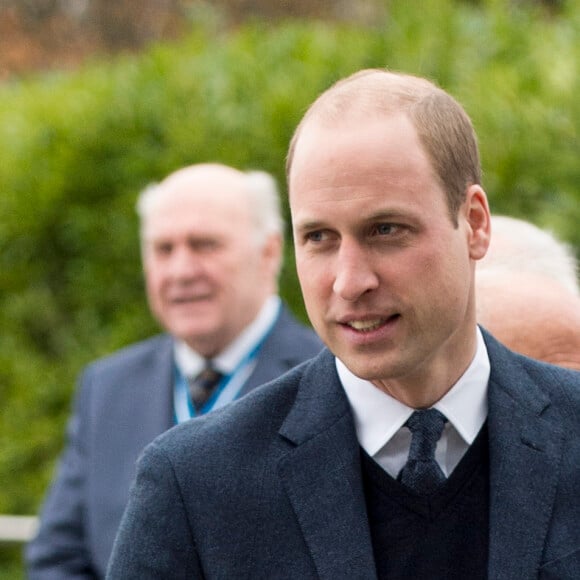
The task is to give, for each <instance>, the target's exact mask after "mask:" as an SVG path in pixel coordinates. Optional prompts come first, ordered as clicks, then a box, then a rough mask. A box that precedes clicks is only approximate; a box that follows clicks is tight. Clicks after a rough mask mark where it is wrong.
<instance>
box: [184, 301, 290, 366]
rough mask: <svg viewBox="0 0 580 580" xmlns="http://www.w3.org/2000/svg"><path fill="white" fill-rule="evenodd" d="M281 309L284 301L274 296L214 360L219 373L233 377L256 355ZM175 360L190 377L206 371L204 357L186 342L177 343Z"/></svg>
mask: <svg viewBox="0 0 580 580" xmlns="http://www.w3.org/2000/svg"><path fill="white" fill-rule="evenodd" d="M280 307H281V300H280V298H279V297H278V296H270V297H269V298H268V299H267V300H266V302H265V303H264V305H263V306H262V308H261V309H260V312H258V316H256V318H255V319H254V320H253V321H252V322H251V323H250V324H249V325H248V326H246V328H245V329H244V330H243V331H242V332H241V333H240V334H239V335H238V337H237V338H236V339H234V341H233V342H232V343H230V344H229V345H228V346H227V347H226V348H225V349H224V350H223V351H222V352H220V353H219V354H218V355H217V356H215V357H214V358H213V359H212V360H213V362H214V364H215V367H216V369H217V370H219V371H220V372H221V373H223V374H225V375H230V374H232V373H233V372H234V370H235V369H236V368H238V366H239V365H240V363H241V362H242V360H243V359H244V357H245V356H247V355H248V353H250V352H251V351H252V349H253V348H254V347H255V346H256V345H257V344H258V343H259V341H260V340H261V339H262V337H263V336H264V335H265V334H266V332H268V330H269V329H270V328H271V327H272V326H273V324H274V321H275V320H276V317H277V316H278V313H279V311H280ZM174 356H175V362H176V364H177V366H178V368H179V370H180V371H181V373H182V374H183V375H184V376H186V377H194V376H196V375H198V374H199V373H200V372H201V370H202V369H203V365H204V360H205V359H204V357H203V356H201V355H200V354H199V353H198V352H196V351H194V350H193V349H192V348H191V347H189V346H188V345H187V344H186V343H185V342H183V341H182V340H176V341H175V345H174Z"/></svg>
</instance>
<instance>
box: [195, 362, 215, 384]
mask: <svg viewBox="0 0 580 580" xmlns="http://www.w3.org/2000/svg"><path fill="white" fill-rule="evenodd" d="M220 375H221V373H220V372H219V371H218V370H216V368H215V367H214V366H213V363H212V362H211V361H207V362H206V365H205V367H204V368H203V370H202V371H201V372H200V373H199V374H198V375H197V376H196V377H195V379H194V380H195V381H198V382H199V383H200V384H202V385H205V384H208V383H209V384H211V383H215V382H216V381H217V380H218V379H219V377H220Z"/></svg>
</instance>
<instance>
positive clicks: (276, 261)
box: [262, 234, 284, 278]
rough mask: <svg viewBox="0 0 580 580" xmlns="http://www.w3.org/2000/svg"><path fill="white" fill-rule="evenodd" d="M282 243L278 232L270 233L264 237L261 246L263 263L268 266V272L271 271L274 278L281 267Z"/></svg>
mask: <svg viewBox="0 0 580 580" xmlns="http://www.w3.org/2000/svg"><path fill="white" fill-rule="evenodd" d="M283 251H284V244H283V241H282V236H281V235H280V234H270V235H269V236H268V237H267V238H266V242H265V243H264V247H263V248H262V256H263V258H264V262H265V264H266V265H267V266H268V272H271V273H273V276H274V278H275V277H276V276H277V275H278V273H279V271H280V268H281V267H282V252H283Z"/></svg>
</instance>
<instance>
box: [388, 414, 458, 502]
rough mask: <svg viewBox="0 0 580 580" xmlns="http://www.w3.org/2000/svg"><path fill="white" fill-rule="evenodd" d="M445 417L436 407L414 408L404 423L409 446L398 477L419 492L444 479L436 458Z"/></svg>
mask: <svg viewBox="0 0 580 580" xmlns="http://www.w3.org/2000/svg"><path fill="white" fill-rule="evenodd" d="M446 422H447V419H446V418H445V415H443V414H442V413H440V412H439V411H437V409H427V410H421V411H415V412H414V413H413V414H412V415H411V416H410V417H409V419H408V421H407V422H406V423H405V425H406V426H407V427H408V428H409V429H410V430H411V433H412V438H411V448H410V450H409V457H408V459H407V463H406V464H405V466H404V467H403V469H401V471H400V473H399V476H398V478H397V479H398V480H399V481H400V482H401V483H403V484H404V485H405V486H407V487H409V488H410V489H412V490H413V491H415V492H417V493H418V494H420V495H431V494H432V493H434V492H435V491H437V489H438V488H439V487H440V486H441V484H442V483H443V482H444V481H445V475H444V473H443V472H442V471H441V468H440V467H439V464H438V463H437V461H435V448H436V447H437V441H439V438H440V437H441V433H443V427H445V423H446Z"/></svg>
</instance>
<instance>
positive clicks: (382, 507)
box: [361, 426, 489, 580]
mask: <svg viewBox="0 0 580 580" xmlns="http://www.w3.org/2000/svg"><path fill="white" fill-rule="evenodd" d="M361 458H362V459H361V466H362V474H363V482H364V490H365V496H366V503H367V513H368V518H369V524H370V530H371V537H372V543H373V551H374V556H375V562H376V567H377V576H378V578H379V580H386V579H388V580H393V579H396V580H399V579H400V580H411V579H417V580H427V579H428V580H437V579H441V580H443V579H444V580H455V579H457V580H479V579H481V578H487V553H488V528H489V524H488V512H489V459H488V441H487V427H486V426H484V427H483V428H482V430H481V432H480V433H479V435H478V436H477V438H476V440H475V441H474V442H473V445H471V447H470V448H469V450H468V451H467V453H466V454H465V455H464V457H463V458H462V460H461V461H460V463H459V465H458V466H457V467H456V468H455V470H454V471H453V473H452V474H451V476H450V477H449V479H448V480H447V481H446V482H445V484H444V485H443V487H442V488H441V489H440V490H438V491H437V492H436V493H435V494H434V495H432V496H430V497H419V496H417V495H416V494H414V493H413V492H411V491H409V490H407V488H405V487H404V486H403V485H402V484H400V483H398V482H397V481H396V480H395V479H393V478H392V477H391V476H390V475H388V474H387V473H386V472H385V471H384V470H383V469H382V468H381V467H380V466H379V465H378V464H377V463H376V462H375V461H374V460H373V459H371V458H370V457H369V456H368V455H367V454H366V453H365V452H364V451H362V450H361Z"/></svg>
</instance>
